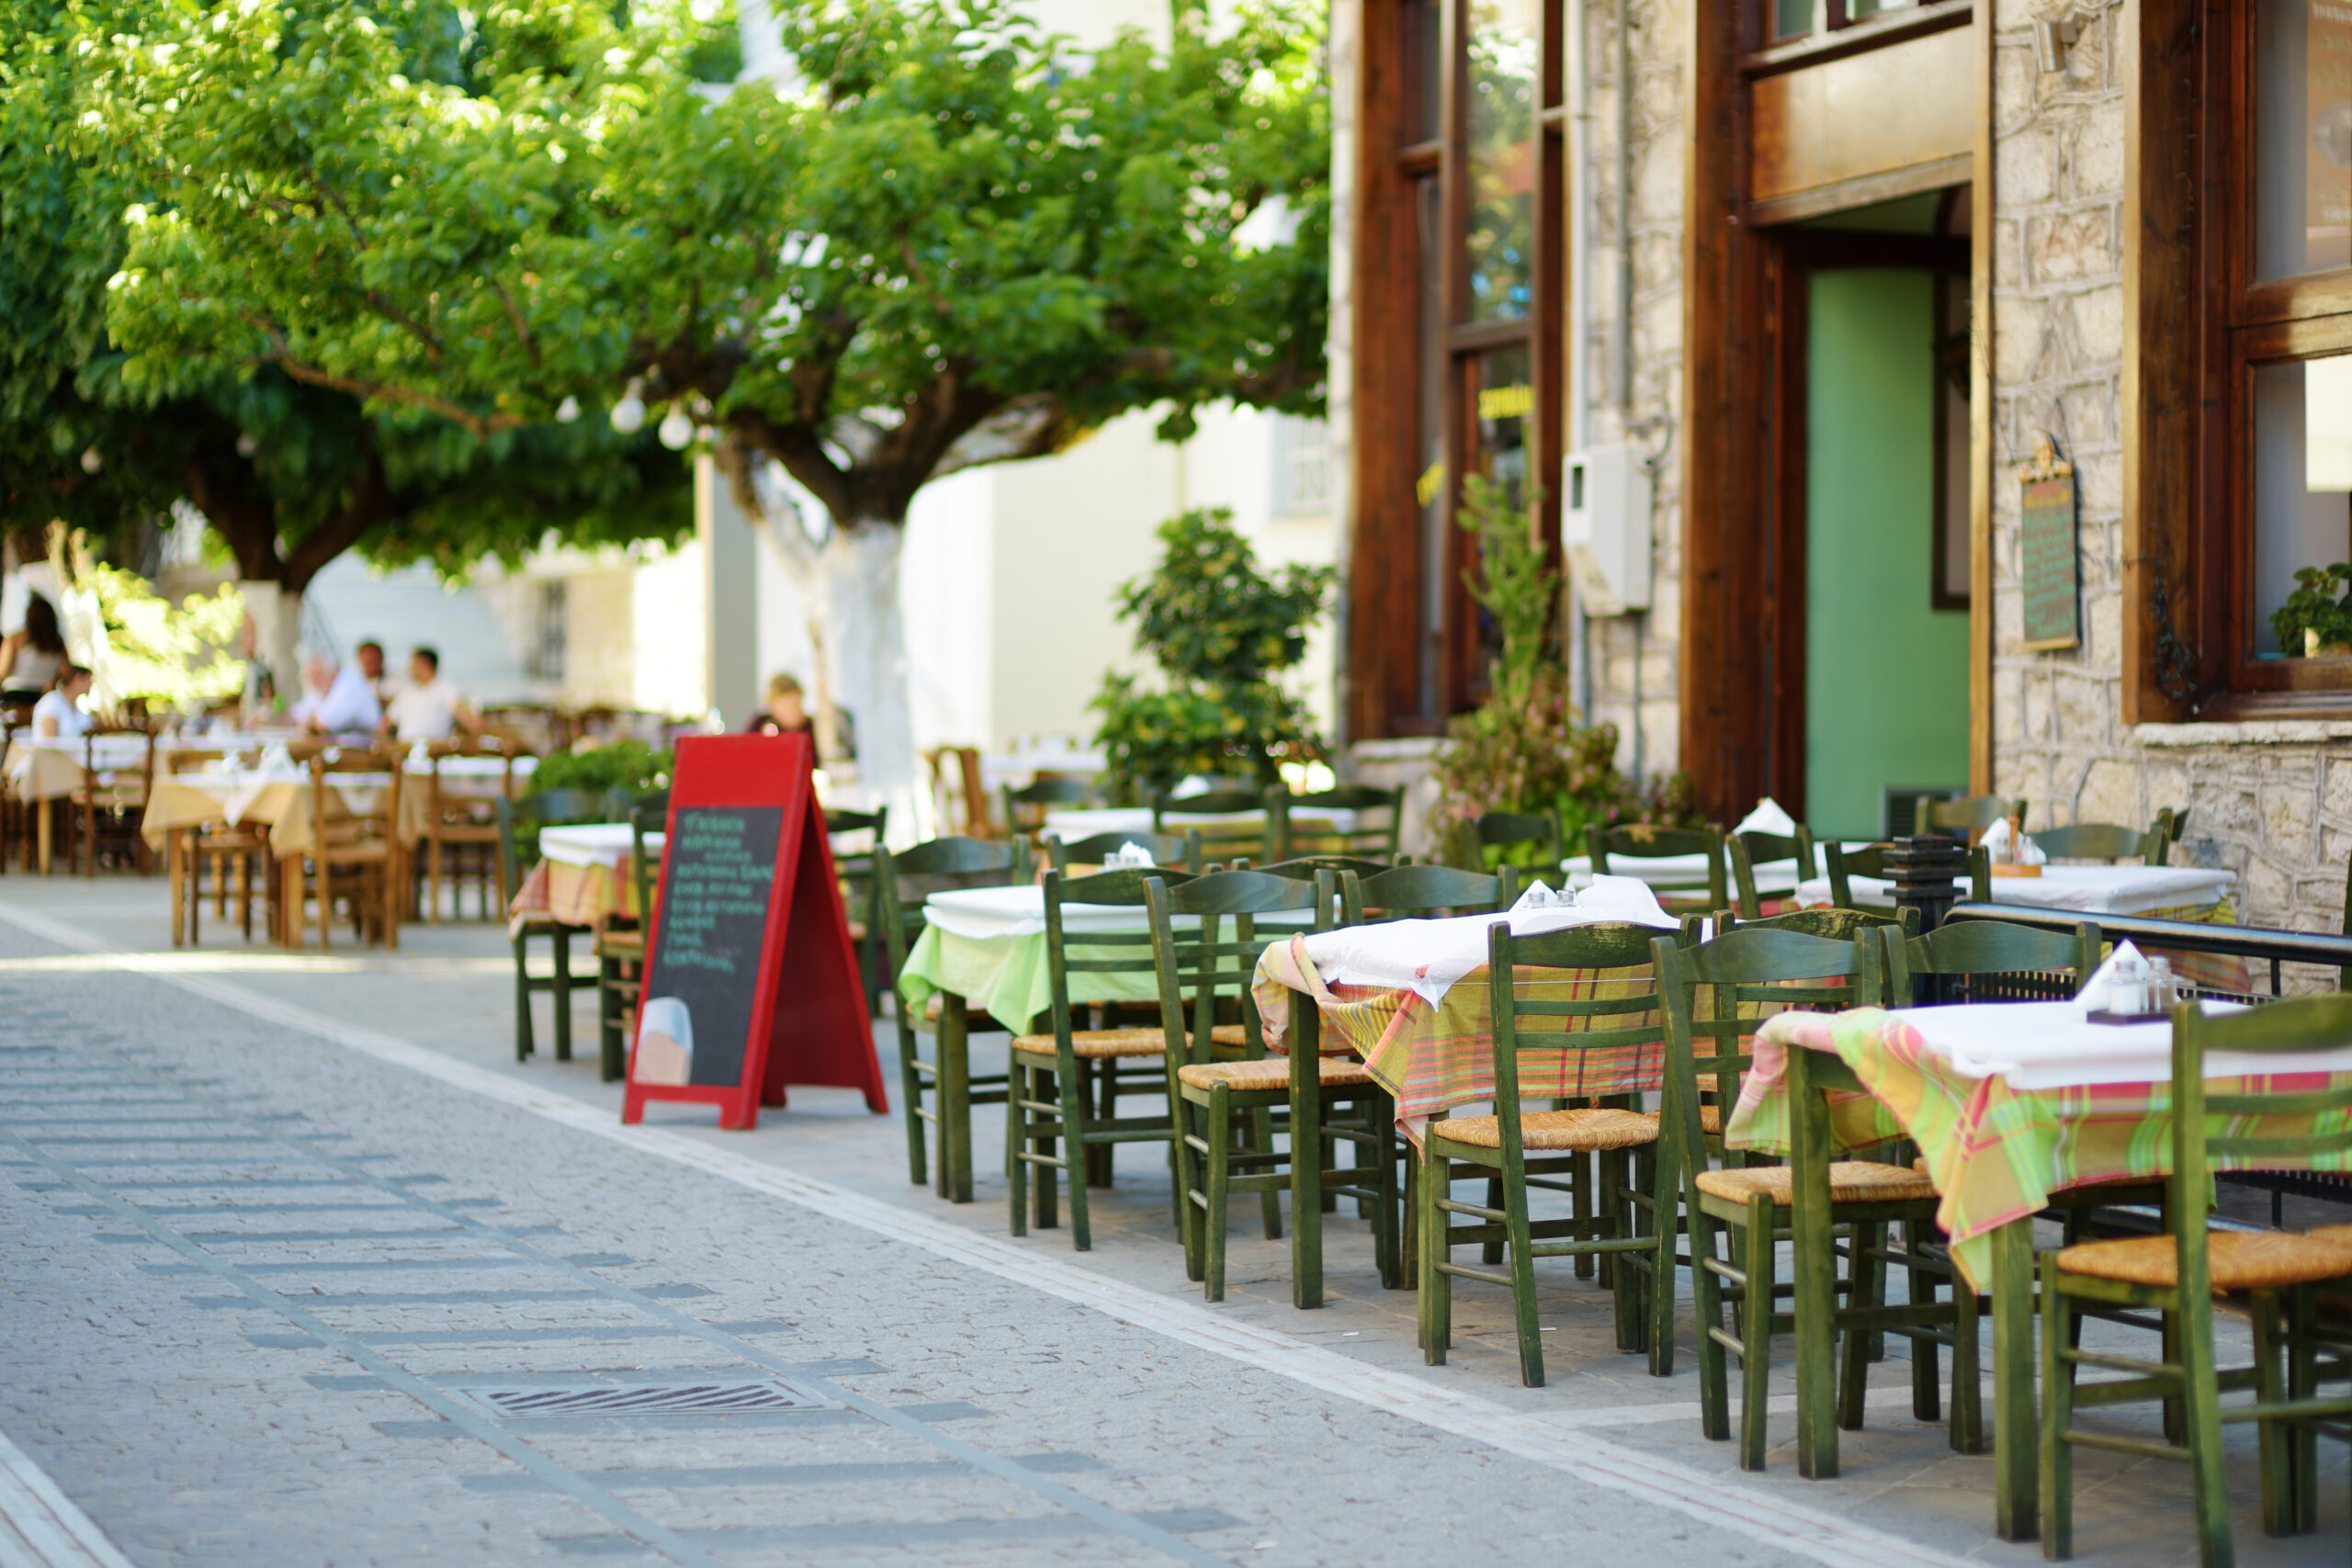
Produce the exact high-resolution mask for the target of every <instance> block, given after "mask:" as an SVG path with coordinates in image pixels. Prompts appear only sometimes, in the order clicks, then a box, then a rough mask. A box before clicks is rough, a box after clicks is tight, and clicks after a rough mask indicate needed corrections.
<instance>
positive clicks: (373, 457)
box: [278, 440, 393, 593]
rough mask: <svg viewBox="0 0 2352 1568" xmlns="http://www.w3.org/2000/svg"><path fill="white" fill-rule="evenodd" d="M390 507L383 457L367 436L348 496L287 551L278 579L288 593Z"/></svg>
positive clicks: (299, 587) (303, 585)
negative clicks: (364, 454) (365, 453)
mask: <svg viewBox="0 0 2352 1568" xmlns="http://www.w3.org/2000/svg"><path fill="white" fill-rule="evenodd" d="M392 511H393V506H392V494H391V491H390V489H388V488H387V487H386V485H385V483H384V460H383V458H382V457H380V456H379V455H378V453H377V451H376V446H375V443H374V441H372V440H370V441H369V442H368V458H367V461H366V462H365V463H363V464H362V465H361V466H360V469H359V475H358V477H357V478H356V479H355V480H354V481H353V482H352V492H351V497H350V499H349V500H347V501H346V502H344V504H343V505H342V506H341V507H339V508H337V509H336V510H335V511H334V513H331V514H329V516H328V517H327V519H326V520H325V521H324V522H322V523H321V524H320V525H318V526H317V527H315V528H313V529H311V531H310V532H309V533H307V534H305V535H303V536H302V537H301V538H300V540H298V541H297V542H296V543H295V546H294V547H293V549H291V550H290V551H288V553H287V557H286V569H285V570H284V572H283V573H282V574H281V575H280V577H279V579H278V581H279V582H280V584H281V585H282V586H283V587H284V588H285V590H286V592H289V593H300V592H302V591H303V590H304V589H306V588H308V587H309V586H310V585H311V579H312V578H314V577H316V576H318V574H319V572H320V571H321V570H322V569H323V568H324V567H325V566H326V564H327V563H328V562H329V561H331V560H333V559H334V558H335V557H337V556H339V555H341V554H343V552H344V551H345V550H347V549H349V548H351V547H352V546H354V545H356V544H357V543H358V542H359V541H360V540H361V539H362V538H364V537H366V536H367V534H368V530H369V529H371V528H373V527H375V526H376V525H378V524H379V523H381V522H383V521H384V520H385V519H386V518H388V517H390V515H391V513H392Z"/></svg>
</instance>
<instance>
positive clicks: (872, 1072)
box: [621, 735, 890, 1128]
mask: <svg viewBox="0 0 2352 1568" xmlns="http://www.w3.org/2000/svg"><path fill="white" fill-rule="evenodd" d="M815 768H816V752H815V750H814V749H813V748H812V747H811V746H810V745H809V738H808V737H807V736H805V735H695V736H686V737H684V738H682V739H680V740H679V742H678V763H677V769H676V772H675V773H674V775H673V778H672V781H671V788H670V818H669V835H668V837H667V839H666V840H664V842H663V846H662V875H661V883H660V891H659V892H658V893H657V895H656V897H655V902H654V909H655V911H656V913H655V916H654V919H653V925H652V929H651V931H650V932H649V933H648V941H647V943H646V953H645V980H644V987H643V990H642V993H641V996H642V1000H641V1002H640V1003H639V1008H638V1016H637V1021H636V1028H635V1036H636V1046H635V1049H633V1050H632V1051H631V1052H630V1053H629V1062H628V1089H626V1090H625V1091H624V1092H623V1094H622V1096H621V1120H622V1122H632V1123H633V1122H639V1121H641V1120H643V1119H644V1115H645V1108H646V1107H647V1106H648V1105H649V1104H653V1103H657V1102H661V1101H677V1100H685V1101H691V1102H699V1103H701V1104H706V1105H716V1106H717V1107H718V1124H719V1125H720V1126H721V1127H729V1128H742V1127H752V1126H756V1125H758V1123H759V1115H760V1107H762V1106H763V1105H782V1104H783V1103H784V1102H785V1089H786V1086H787V1085H792V1084H815V1085H821V1086H827V1087H837V1088H843V1089H856V1090H858V1091H859V1092H860V1093H861V1094H863V1095H864V1096H865V1103H866V1105H867V1107H868V1109H870V1110H872V1111H875V1112H876V1114H880V1113H882V1112H884V1111H888V1109H889V1106H890V1102H889V1096H888V1092H887V1091H886V1090H885V1089H883V1087H882V1065H881V1062H880V1060H879V1059H878V1058H877V1057H876V1054H875V1050H874V1026H873V1021H872V1019H870V1018H869V1017H868V1016H867V1015H866V1010H865V985H864V981H863V979H862V977H861V976H860V974H859V971H858V965H857V954H856V953H855V952H854V950H853V948H852V947H851V944H850V931H849V914H848V911H847V910H846V909H845V908H843V907H842V894H841V884H840V879H839V877H838V875H837V874H836V873H835V870H834V866H833V858H832V852H831V847H830V846H829V844H828V842H827V840H826V836H825V809H824V807H823V806H822V805H821V804H820V803H819V801H818V799H817V791H816V773H815Z"/></svg>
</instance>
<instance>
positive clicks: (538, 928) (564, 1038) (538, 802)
mask: <svg viewBox="0 0 2352 1568" xmlns="http://www.w3.org/2000/svg"><path fill="white" fill-rule="evenodd" d="M497 804H498V863H499V867H500V869H501V871H502V872H503V874H504V875H505V877H506V886H509V887H516V888H519V887H521V886H523V879H524V877H526V875H528V874H530V870H531V868H532V867H533V866H535V865H537V864H538V863H539V858H540V857H539V829H542V828H557V827H569V826H572V825H575V824H578V823H583V822H603V821H606V820H608V819H609V812H608V803H607V802H606V800H605V796H603V795H598V794H596V793H594V791H591V790H584V789H550V790H542V791H541V792H539V793H538V794H537V795H525V796H523V797H522V798H521V799H520V800H508V799H506V798H504V797H503V796H502V797H501V798H500V799H499V801H498V803H497ZM579 930H580V928H579V927H577V926H568V925H565V924H564V923H563V922H562V921H560V920H558V919H553V918H552V917H550V916H546V915H541V916H536V917H534V918H532V919H527V920H524V921H522V922H520V923H519V924H516V925H515V929H514V931H513V935H512V940H511V945H512V946H513V947H514V949H515V1060H516V1061H518V1062H520V1061H524V1060H526V1059H527V1058H528V1057H529V1056H530V1055H531V1054H532V1053H533V1052H534V1051H535V1050H537V1043H536V1042H535V1040H534V1037H533V1034H532V1030H531V993H532V992H534V991H545V992H547V993H548V995H549V996H550V997H551V998H553V1001H554V1004H555V1059H556V1060H557V1061H559V1062H569V1061H570V1060H571V939H572V936H573V935H574V933H576V932H577V931H579ZM535 937H544V938H545V939H547V942H548V947H549V950H550V958H551V960H552V968H551V972H550V973H548V974H546V975H534V974H532V973H531V966H530V962H529V960H530V946H531V941H532V939H533V938H535Z"/></svg>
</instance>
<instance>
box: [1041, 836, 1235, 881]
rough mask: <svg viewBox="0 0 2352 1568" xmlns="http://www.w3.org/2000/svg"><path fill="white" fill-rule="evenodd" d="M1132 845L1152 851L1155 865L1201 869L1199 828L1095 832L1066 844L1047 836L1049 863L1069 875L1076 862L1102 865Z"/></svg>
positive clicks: (1077, 863) (1192, 870) (1196, 871)
mask: <svg viewBox="0 0 2352 1568" xmlns="http://www.w3.org/2000/svg"><path fill="white" fill-rule="evenodd" d="M1129 844H1141V845H1142V846H1143V847H1144V848H1145V849H1148V850H1149V851H1150V852H1151V858H1152V862H1153V863H1154V864H1157V865H1169V866H1178V867H1181V868H1182V869H1183V870H1185V871H1189V872H1192V873H1193V874H1195V875H1197V874H1199V872H1200V869H1201V835H1200V833H1199V831H1198V830H1197V829H1188V830H1187V831H1185V832H1182V833H1093V834H1090V835H1088V836H1087V837H1086V838H1083V839H1075V840H1070V841H1069V842H1067V843H1065V842H1064V841H1063V840H1060V839H1057V838H1048V839H1046V864H1047V865H1049V866H1051V867H1052V868H1053V869H1054V870H1056V871H1058V872H1061V873H1062V874H1065V875H1067V874H1069V868H1070V867H1071V866H1073V865H1103V864H1104V863H1107V862H1108V861H1109V860H1110V858H1111V857H1112V856H1113V855H1114V854H1117V853H1118V852H1120V851H1121V850H1122V849H1125V847H1126V846H1127V845H1129Z"/></svg>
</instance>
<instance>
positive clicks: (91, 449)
mask: <svg viewBox="0 0 2352 1568" xmlns="http://www.w3.org/2000/svg"><path fill="white" fill-rule="evenodd" d="M678 445H680V446H684V445H685V443H684V442H683V441H682V442H680V443H679V444H678ZM102 466H103V459H101V458H100V457H98V449H97V448H96V447H95V446H85V447H84V448H82V471H83V472H84V473H85V474H95V473H96V472H97V471H98V469H99V468H101V467H102Z"/></svg>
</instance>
